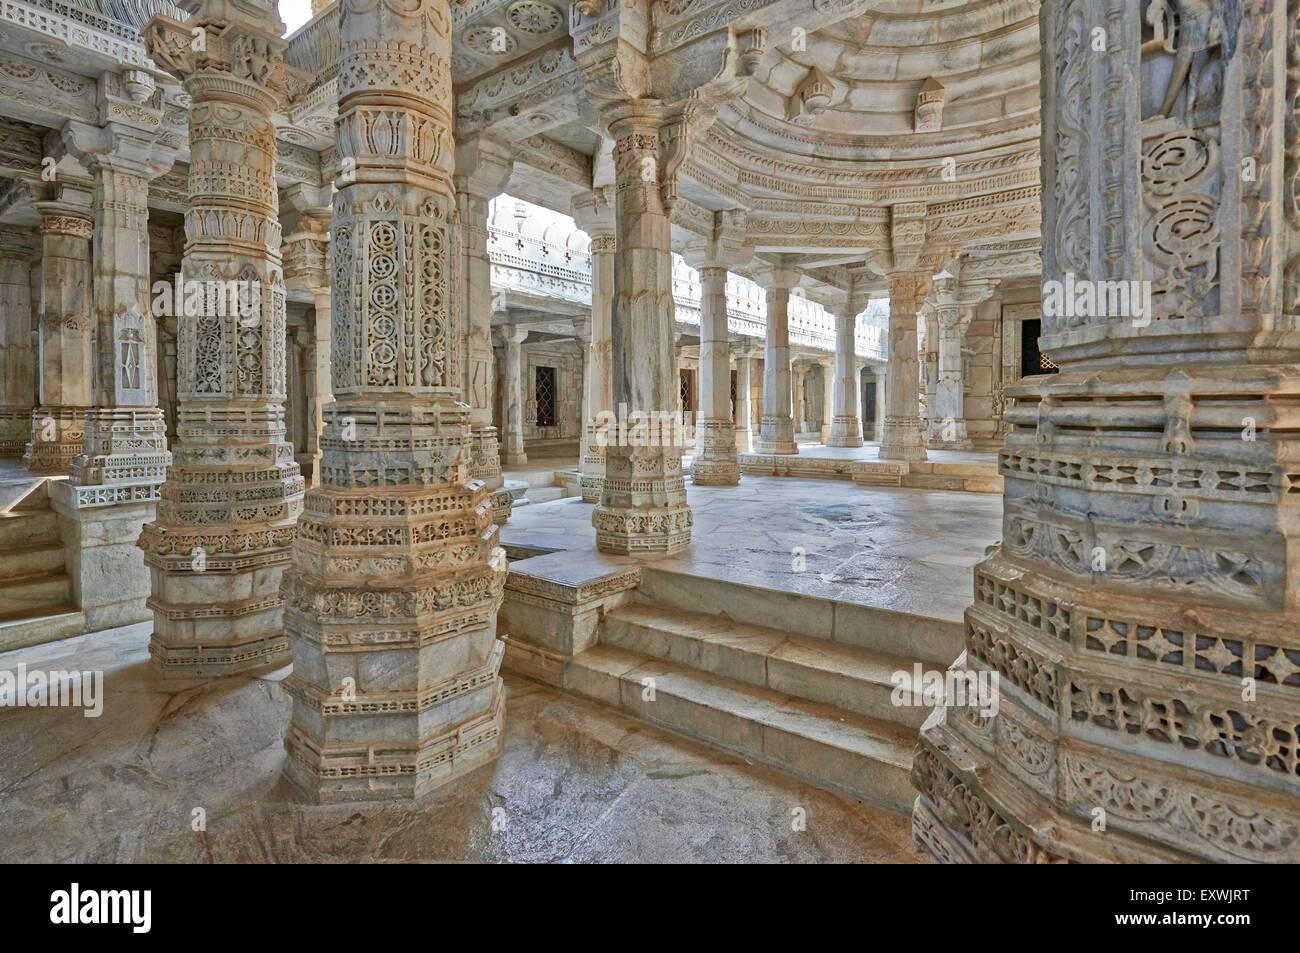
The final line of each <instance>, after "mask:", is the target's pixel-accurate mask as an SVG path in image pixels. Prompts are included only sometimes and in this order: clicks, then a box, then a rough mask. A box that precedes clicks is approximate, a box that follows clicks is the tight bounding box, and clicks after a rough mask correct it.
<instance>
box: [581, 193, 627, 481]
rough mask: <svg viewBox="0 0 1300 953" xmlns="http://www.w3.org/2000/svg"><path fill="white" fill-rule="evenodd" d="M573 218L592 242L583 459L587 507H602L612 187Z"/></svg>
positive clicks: (584, 199)
mask: <svg viewBox="0 0 1300 953" xmlns="http://www.w3.org/2000/svg"><path fill="white" fill-rule="evenodd" d="M573 218H574V221H576V222H577V223H578V227H579V228H581V229H582V230H583V231H584V232H586V233H587V235H588V236H589V237H590V238H591V247H590V251H591V331H590V334H591V340H590V342H589V344H588V345H587V351H586V361H585V363H584V365H583V374H582V381H583V389H584V393H583V407H584V408H585V410H584V420H583V430H582V460H581V463H580V468H581V475H580V478H579V479H580V484H581V488H582V501H583V502H584V503H599V502H600V489H601V486H602V485H603V484H604V482H605V445H606V441H607V440H608V438H609V415H611V414H613V413H614V411H615V407H614V367H613V339H612V335H613V308H614V250H615V249H616V248H617V247H618V239H617V237H616V233H615V222H614V196H613V189H612V188H608V187H606V188H600V189H595V190H593V191H592V192H591V193H589V194H587V195H581V196H578V197H577V198H575V199H574V201H573Z"/></svg>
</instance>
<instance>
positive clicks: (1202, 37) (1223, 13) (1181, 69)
mask: <svg viewBox="0 0 1300 953" xmlns="http://www.w3.org/2000/svg"><path fill="white" fill-rule="evenodd" d="M1146 22H1147V25H1148V26H1150V27H1151V31H1152V36H1153V37H1154V39H1155V40H1156V41H1159V42H1160V43H1161V44H1162V49H1163V50H1164V51H1165V52H1166V53H1171V54H1173V56H1174V65H1173V70H1172V72H1171V73H1170V75H1169V86H1168V88H1167V89H1166V90H1165V98H1164V102H1163V103H1162V104H1161V106H1160V111H1159V113H1158V115H1160V116H1162V117H1164V116H1168V115H1169V114H1170V113H1171V112H1173V109H1174V104H1175V103H1176V102H1177V101H1178V96H1179V94H1180V93H1181V92H1182V91H1183V87H1184V86H1188V88H1189V94H1188V101H1187V113H1188V115H1190V114H1191V113H1192V112H1194V102H1195V100H1196V98H1197V97H1198V96H1199V97H1200V98H1201V100H1202V106H1206V105H1210V103H1209V102H1206V101H1205V100H1207V99H1208V100H1211V101H1213V100H1217V99H1218V97H1219V96H1221V94H1222V64H1223V63H1224V62H1227V61H1228V60H1230V59H1232V57H1233V55H1234V54H1235V53H1236V49H1237V30H1238V27H1239V26H1240V23H1241V0H1151V3H1150V4H1149V5H1148V6H1147V11H1146ZM1220 47H1221V48H1222V54H1223V57H1222V61H1221V62H1219V63H1217V64H1216V63H1211V62H1209V56H1208V55H1205V56H1202V55H1201V54H1209V52H1210V51H1211V50H1214V49H1216V48H1220Z"/></svg>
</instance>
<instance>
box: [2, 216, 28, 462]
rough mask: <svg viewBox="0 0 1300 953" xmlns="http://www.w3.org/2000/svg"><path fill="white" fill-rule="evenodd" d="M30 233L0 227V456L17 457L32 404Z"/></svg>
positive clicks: (8, 227)
mask: <svg viewBox="0 0 1300 953" xmlns="http://www.w3.org/2000/svg"><path fill="white" fill-rule="evenodd" d="M35 244H36V243H35V242H34V241H33V237H32V233H31V230H30V229H27V228H19V227H17V226H13V225H0V457H9V458H18V457H21V456H22V455H23V451H24V449H25V448H26V446H27V443H28V441H29V440H30V439H31V429H32V407H33V406H34V404H35V400H36V390H37V374H36V348H35V347H34V346H33V340H32V275H31V272H32V252H33V248H34V246H35Z"/></svg>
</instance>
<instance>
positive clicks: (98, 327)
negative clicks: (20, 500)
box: [63, 74, 176, 522]
mask: <svg viewBox="0 0 1300 953" xmlns="http://www.w3.org/2000/svg"><path fill="white" fill-rule="evenodd" d="M142 76H144V74H140V75H137V76H136V77H135V80H136V82H133V83H132V84H131V86H130V87H126V86H124V85H123V83H122V80H121V78H120V77H114V76H111V75H109V76H106V77H105V80H104V83H103V86H104V89H103V91H102V95H103V96H104V97H105V99H106V100H107V101H108V102H109V103H110V104H111V105H112V106H113V107H115V108H114V109H113V114H114V115H121V116H124V117H126V118H124V119H122V120H114V121H112V122H109V123H107V124H105V125H104V126H91V125H88V124H86V123H80V122H70V123H68V125H67V126H66V127H65V128H64V130H63V141H64V143H65V144H66V145H67V146H68V148H69V150H70V151H72V152H73V153H74V154H76V155H77V156H78V157H79V158H80V159H81V160H82V162H83V163H84V164H85V165H86V167H87V168H88V169H89V170H90V172H91V175H92V176H93V177H94V183H95V187H94V197H93V202H92V205H93V209H94V219H95V233H94V254H95V257H94V264H93V268H92V270H93V274H94V298H95V321H94V324H95V331H96V336H97V344H96V355H95V360H96V386H95V395H94V409H93V410H91V411H90V412H89V413H87V414H86V427H85V433H86V436H85V447H84V450H83V451H82V452H81V453H80V454H79V455H78V457H77V458H76V459H75V460H74V461H73V463H72V466H71V476H70V483H71V484H72V485H73V486H74V487H77V488H78V489H77V490H76V491H75V493H73V494H72V496H71V497H70V498H69V501H70V503H72V504H73V505H74V506H77V505H84V506H91V507H97V506H103V505H105V504H106V503H108V502H116V503H130V504H136V503H142V502H147V503H152V502H156V500H157V498H158V493H159V487H160V486H161V485H162V482H163V480H164V479H165V477H166V474H167V467H168V466H169V465H170V464H171V462H172V456H171V454H170V453H169V452H168V449H167V423H166V420H165V419H164V417H163V412H162V409H161V408H160V407H159V405H158V362H157V359H156V354H157V349H158V321H159V318H160V317H161V315H155V314H154V313H153V311H154V308H153V300H154V299H153V296H152V294H151V290H152V289H151V287H150V281H149V278H150V269H149V183H150V181H151V180H153V179H155V178H157V177H158V176H159V175H162V174H163V173H165V172H166V171H167V170H168V169H170V168H171V166H172V163H173V161H174V160H175V156H176V153H175V151H174V150H173V149H170V148H167V147H166V146H164V145H163V144H162V143H160V142H159V141H158V133H157V130H158V129H159V128H160V125H161V118H162V114H163V101H162V91H161V90H160V89H157V88H155V87H154V84H153V80H152V79H149V78H147V77H145V78H142ZM147 515H148V516H152V515H153V514H147ZM122 518H123V519H126V516H125V514H124V515H123V517H122ZM142 522H143V521H142Z"/></svg>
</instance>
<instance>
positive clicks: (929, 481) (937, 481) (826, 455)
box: [739, 442, 1002, 494]
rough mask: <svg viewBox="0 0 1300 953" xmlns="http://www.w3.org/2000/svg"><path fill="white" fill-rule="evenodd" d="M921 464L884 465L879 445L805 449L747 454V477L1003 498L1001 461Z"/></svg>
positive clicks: (943, 458)
mask: <svg viewBox="0 0 1300 953" xmlns="http://www.w3.org/2000/svg"><path fill="white" fill-rule="evenodd" d="M927 453H928V455H929V459H927V460H922V461H919V462H910V463H909V462H907V461H904V460H881V459H880V444H879V443H875V442H872V443H868V444H866V445H865V446H862V447H826V446H822V445H821V444H800V446H799V452H798V453H797V454H773V453H742V454H740V455H739V460H740V469H741V472H742V473H746V474H750V475H753V476H782V477H810V478H815V479H831V480H852V481H853V482H854V483H857V484H859V485H860V486H904V487H912V488H915V489H924V490H952V491H958V492H966V493H997V494H1000V493H1001V492H1002V477H1001V475H1000V474H999V473H998V455H997V454H996V453H993V452H988V453H985V452H980V451H976V450H930V451H927Z"/></svg>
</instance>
